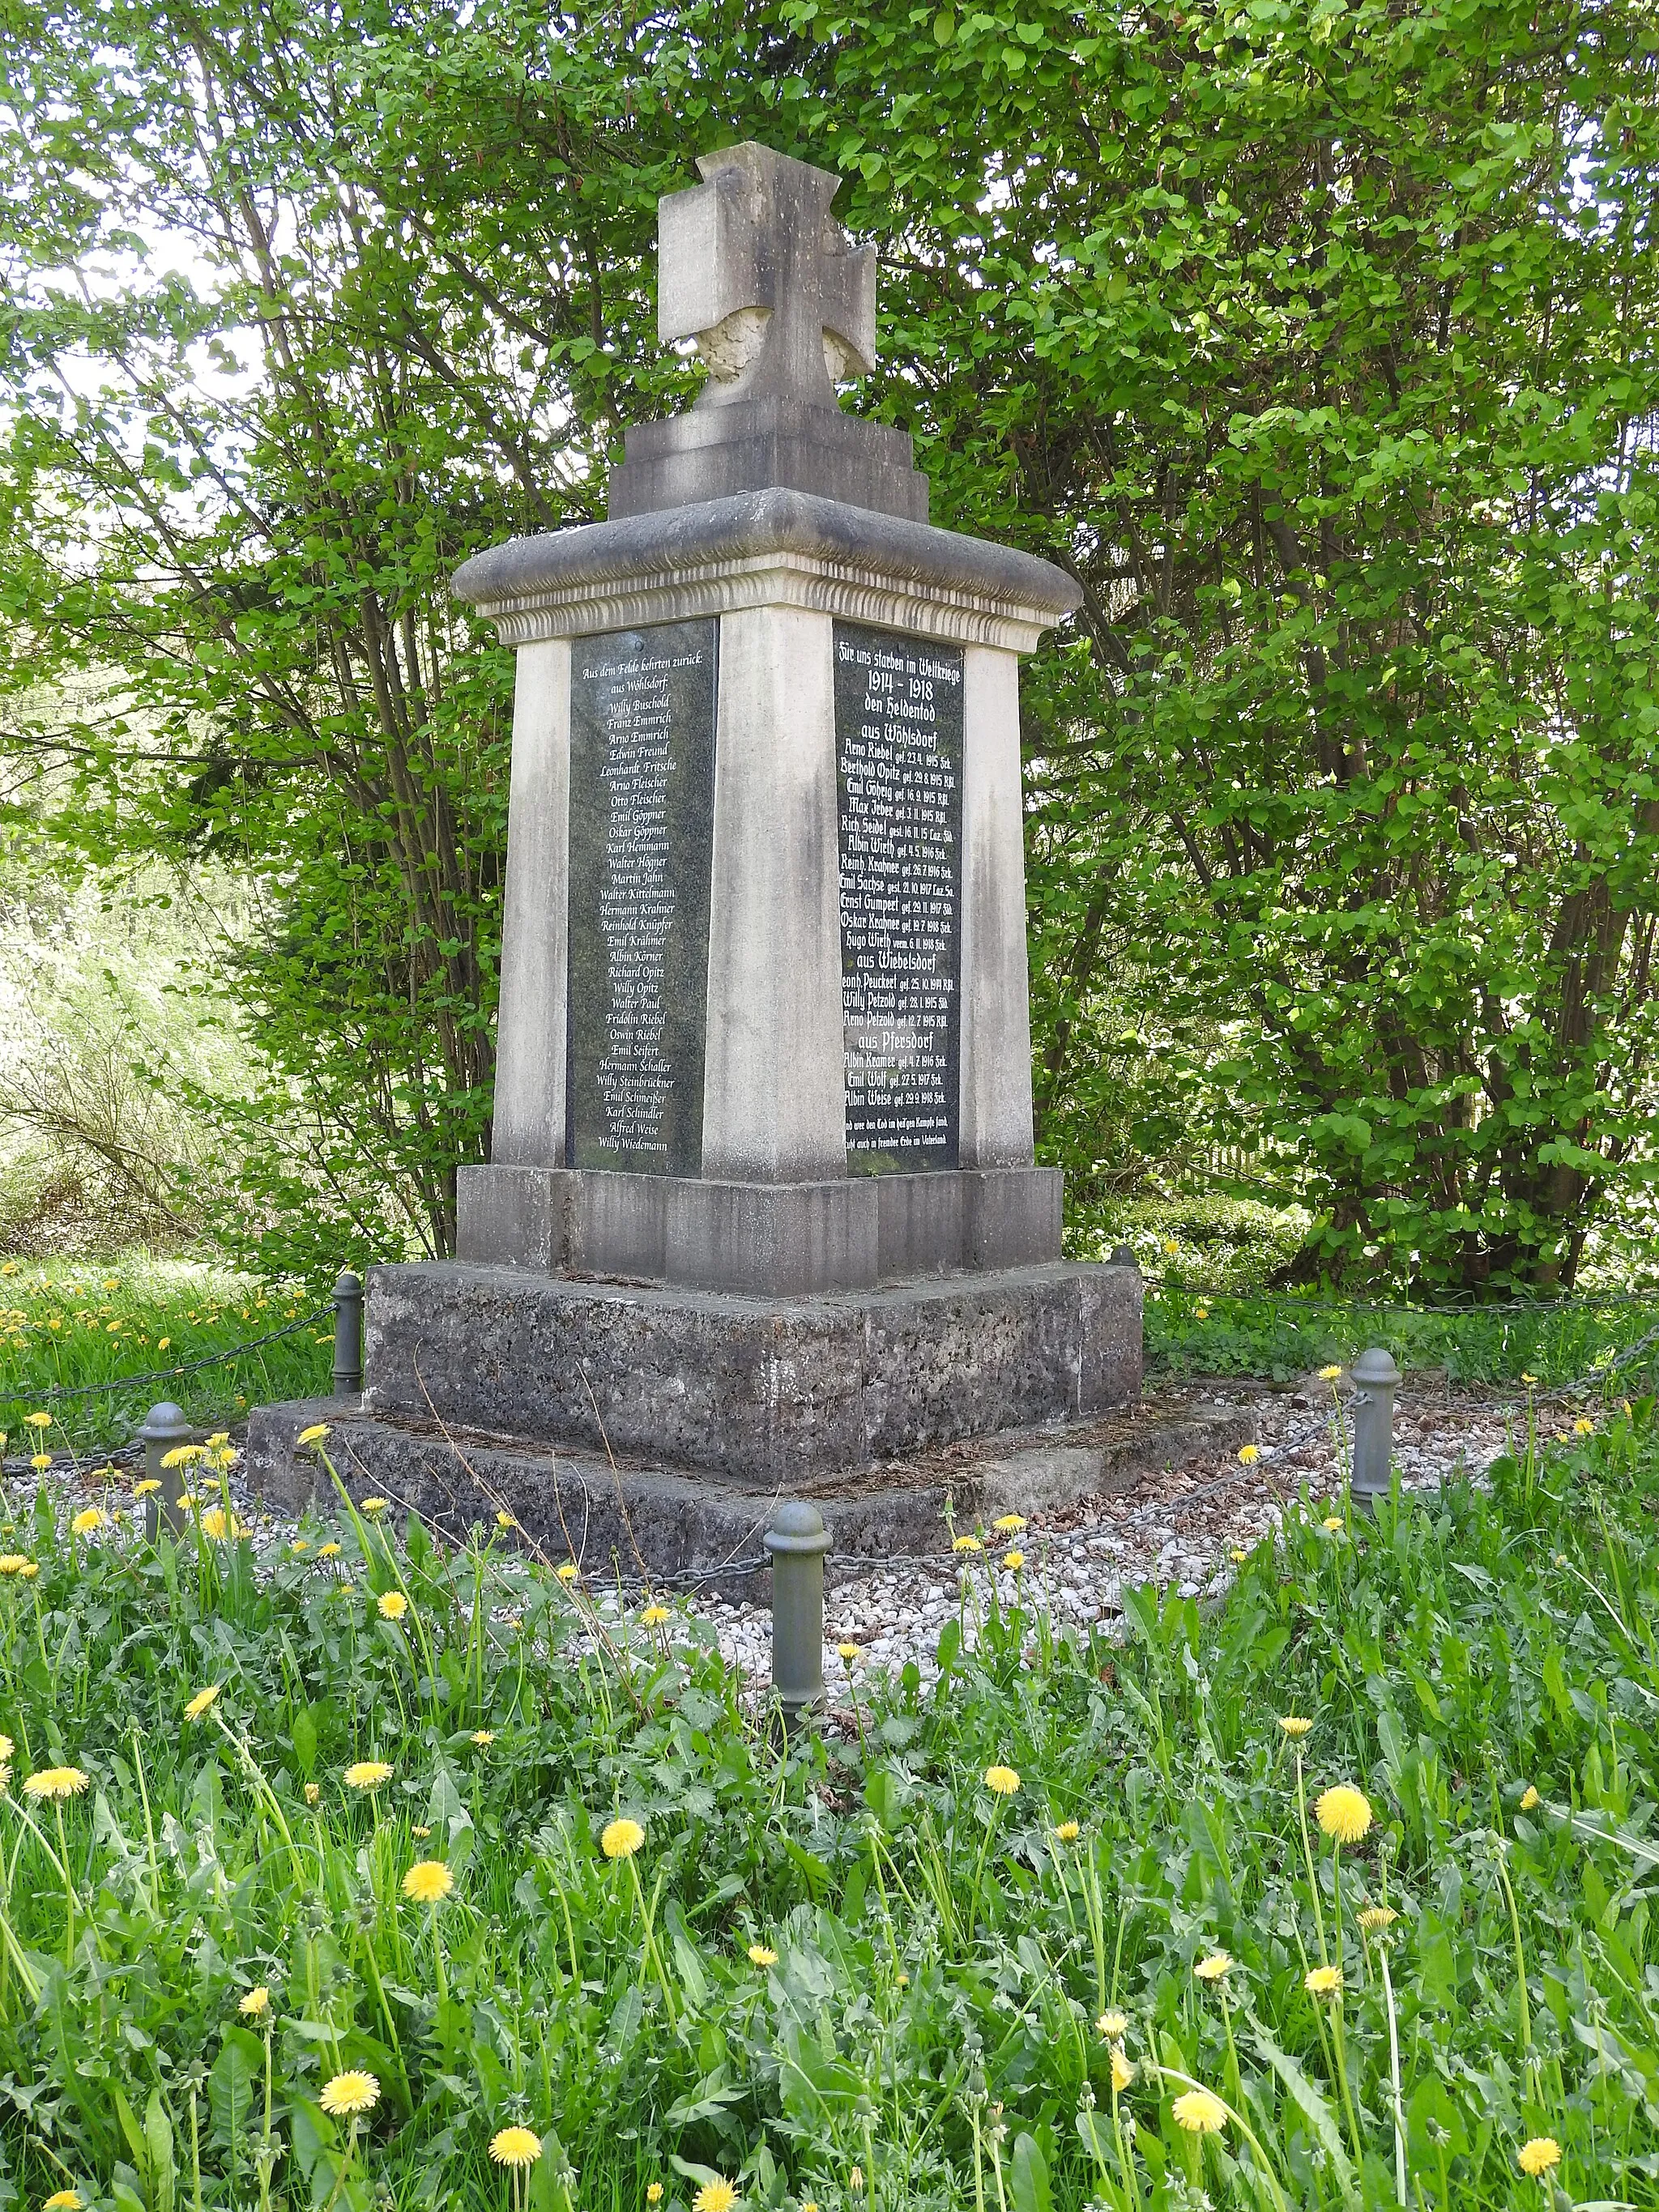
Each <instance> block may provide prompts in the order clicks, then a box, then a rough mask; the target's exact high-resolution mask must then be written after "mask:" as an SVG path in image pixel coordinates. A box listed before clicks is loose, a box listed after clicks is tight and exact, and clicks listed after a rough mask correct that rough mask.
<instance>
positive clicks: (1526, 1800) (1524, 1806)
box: [1521, 1782, 1539, 1813]
mask: <svg viewBox="0 0 1659 2212" xmlns="http://www.w3.org/2000/svg"><path fill="white" fill-rule="evenodd" d="M1538 1802H1539V1796H1538V1792H1537V1791H1536V1790H1534V1788H1533V1786H1532V1784H1531V1783H1530V1782H1529V1783H1528V1784H1527V1786H1526V1788H1525V1789H1524V1790H1522V1792H1521V1810H1522V1812H1523V1813H1530V1812H1531V1810H1532V1808H1533V1807H1534V1805H1536V1804H1537V1803H1538Z"/></svg>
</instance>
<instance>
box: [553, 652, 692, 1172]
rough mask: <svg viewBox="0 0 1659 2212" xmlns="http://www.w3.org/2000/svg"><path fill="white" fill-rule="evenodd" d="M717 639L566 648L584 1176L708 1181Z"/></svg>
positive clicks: (572, 1066) (574, 1121)
mask: <svg viewBox="0 0 1659 2212" xmlns="http://www.w3.org/2000/svg"><path fill="white" fill-rule="evenodd" d="M717 631H718V625H717V624H716V623H714V622H713V621H708V622H689V623H663V624H659V625H658V626H656V627H654V628H652V629H636V630H616V631H611V632H609V633H607V634H605V635H602V636H599V637H586V638H579V639H577V640H576V641H574V644H573V646H572V648H571V662H570V994H569V1001H568V1004H569V1009H570V1013H569V1082H568V1088H567V1092H566V1096H567V1097H568V1102H569V1108H568V1110H569V1129H568V1136H567V1145H566V1152H567V1158H568V1161H569V1164H571V1165H572V1166H573V1167H581V1168H611V1169H617V1170H626V1171H629V1172H632V1173H634V1174H636V1175H637V1174H644V1175H680V1176H695V1175H696V1174H697V1173H698V1172H699V1171H700V1170H701V1168H702V1082H703V1040H704V1030H705V1007H706V1002H707V996H708V990H707V977H708V898H709V860H710V850H711V846H712V842H713V825H714V684H715V660H716V651H717V647H716V637H717Z"/></svg>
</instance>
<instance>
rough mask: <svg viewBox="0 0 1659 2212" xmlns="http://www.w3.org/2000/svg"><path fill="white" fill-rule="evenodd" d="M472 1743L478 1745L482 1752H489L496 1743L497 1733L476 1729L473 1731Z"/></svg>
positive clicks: (492, 1730)
mask: <svg viewBox="0 0 1659 2212" xmlns="http://www.w3.org/2000/svg"><path fill="white" fill-rule="evenodd" d="M472 1741H473V1742H474V1743H476V1744H477V1747H478V1748H479V1750H480V1751H488V1750H489V1747H490V1745H491V1744H492V1743H494V1742H495V1729H473V1731H472Z"/></svg>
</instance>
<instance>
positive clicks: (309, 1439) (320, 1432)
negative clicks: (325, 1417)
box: [294, 1421, 328, 1444]
mask: <svg viewBox="0 0 1659 2212" xmlns="http://www.w3.org/2000/svg"><path fill="white" fill-rule="evenodd" d="M327 1434H328V1423H327V1422H326V1421H313V1423H312V1425H311V1426H310V1427H309V1428H308V1429H301V1431H300V1433H299V1435H298V1436H297V1437H295V1439H294V1441H295V1443H296V1444H319V1443H321V1442H322V1441H323V1438H324V1437H325V1436H326V1435H327Z"/></svg>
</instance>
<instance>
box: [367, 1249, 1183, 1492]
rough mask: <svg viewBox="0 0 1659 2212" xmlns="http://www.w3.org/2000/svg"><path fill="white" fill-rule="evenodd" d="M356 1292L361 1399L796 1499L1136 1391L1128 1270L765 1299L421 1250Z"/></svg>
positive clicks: (1062, 1269)
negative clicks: (775, 1488)
mask: <svg viewBox="0 0 1659 2212" xmlns="http://www.w3.org/2000/svg"><path fill="white" fill-rule="evenodd" d="M365 1365H366V1369H367V1372H368V1378H369V1384H370V1389H369V1392H368V1396H367V1398H366V1400H365V1407H366V1410H368V1411H369V1412H372V1413H384V1414H386V1415H389V1416H390V1417H392V1419H405V1420H406V1419H415V1420H417V1421H425V1420H432V1421H435V1422H439V1423H441V1424H442V1425H443V1426H445V1427H447V1428H465V1429H469V1430H472V1431H482V1432H485V1433H488V1434H492V1435H494V1436H496V1437H506V1438H516V1439H522V1440H529V1441H541V1442H546V1443H565V1444H571V1445H575V1446H580V1447H585V1448H586V1449H589V1450H593V1449H599V1450H601V1451H606V1452H611V1453H615V1454H617V1455H619V1456H625V1457H644V1458H647V1459H651V1460H660V1461H662V1462H665V1463H666V1464H667V1465H669V1466H671V1467H678V1468H707V1469H709V1470H712V1471H715V1472H717V1473H718V1474H720V1476H722V1477H723V1478H725V1479H726V1480H738V1481H749V1482H755V1483H760V1484H765V1485H772V1484H781V1485H785V1486H787V1487H788V1488H789V1489H790V1490H791V1492H798V1491H799V1488H800V1486H801V1485H802V1484H803V1483H804V1482H805V1481H806V1480H809V1479H810V1478H811V1477H814V1476H821V1475H829V1474H843V1473H847V1472H849V1471H853V1470H857V1469H860V1468H869V1467H872V1466H875V1465H877V1464H878V1463H880V1462H884V1461H888V1460H892V1459H896V1458H902V1457H904V1456H906V1455H910V1454H913V1453H915V1452H917V1451H927V1450H933V1449H939V1447H940V1446H943V1445H946V1444H951V1443H957V1442H959V1441H961V1440H963V1439H965V1438H969V1437H987V1436H991V1435H994V1434H995V1433H996V1432H998V1431H1002V1430H1008V1429H1021V1428H1028V1427H1031V1426H1034V1425H1038V1424H1040V1423H1044V1422H1054V1421H1067V1420H1070V1421H1076V1420H1079V1419H1085V1418H1086V1417H1087V1416H1088V1415H1090V1414H1092V1413H1099V1412H1103V1411H1104V1410H1105V1409H1107V1408H1108V1407H1114V1406H1123V1405H1127V1404H1129V1403H1130V1402H1132V1401H1133V1400H1134V1399H1136V1398H1137V1397H1138V1396H1139V1392H1140V1376H1141V1281H1140V1276H1139V1272H1138V1270H1137V1269H1136V1268H1134V1267H1132V1266H1129V1267H1125V1266H1108V1267H1075V1266H1068V1265H1066V1264H1065V1263H1063V1262H1060V1261H1055V1262H1054V1263H1052V1264H1049V1265H1048V1266H1040V1267H1017V1268H1009V1269H1006V1270H1004V1271H1002V1272H1001V1273H995V1274H988V1275H987V1274H975V1275H969V1274H957V1275H951V1276H946V1277H944V1278H941V1279H936V1280H932V1281H926V1282H911V1283H905V1284H902V1285H893V1286H891V1287H889V1288H884V1289H878V1290H872V1291H842V1292H830V1293H827V1294H824V1295H822V1296H818V1297H798V1298H771V1299H762V1298H746V1297H732V1296H727V1295H722V1294H720V1293H719V1292H714V1291H688V1290H680V1289H674V1288H671V1287H669V1286H666V1285H662V1284H657V1283H640V1284H629V1283H621V1282H616V1281H591V1282H578V1281H572V1280H569V1279H565V1278H561V1277H554V1276H544V1275H538V1274H532V1273H528V1272H526V1271H523V1270H520V1269H516V1268H513V1267H471V1266H468V1265H466V1264H465V1262H462V1261H435V1262H433V1261H428V1262H424V1263H420V1264H416V1265H412V1266H401V1267H375V1268H373V1269H371V1271H370V1273H369V1278H368V1335H367V1345H366V1359H365Z"/></svg>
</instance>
